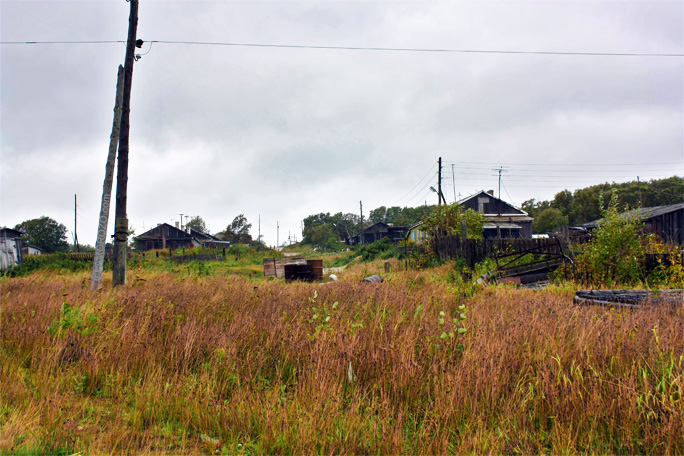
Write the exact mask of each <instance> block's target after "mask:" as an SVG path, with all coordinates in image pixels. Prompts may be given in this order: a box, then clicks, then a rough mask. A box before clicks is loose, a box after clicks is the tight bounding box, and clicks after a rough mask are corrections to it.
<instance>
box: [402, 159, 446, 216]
mask: <svg viewBox="0 0 684 456" xmlns="http://www.w3.org/2000/svg"><path fill="white" fill-rule="evenodd" d="M436 166H437V163H435V164H433V165H432V167H430V169H429V170H428V172H427V173H425V175H424V176H423V177H422V178H421V179H420V180H419V181H418V183H417V184H416V185H414V186H413V188H412V189H411V190H409V191H408V192H406V194H405V195H404V196H402V197H401V198H399V199H398V200H396V201H395V202H394V203H392V206H395V205H396V204H397V203H398V202H400V201H404V200H406V197H407V196H409V195H410V194H411V193H412V192H413V191H414V190H415V189H416V188H418V186H419V185H420V184H421V183H422V182H423V181H424V180H425V178H427V177H428V176H429V175H430V173H431V172H432V170H433V169H435V167H436ZM416 193H417V192H416ZM414 197H415V195H414V196H413V197H411V198H409V199H408V201H411V200H412V199H413V198H414Z"/></svg>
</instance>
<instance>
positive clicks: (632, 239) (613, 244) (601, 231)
mask: <svg viewBox="0 0 684 456" xmlns="http://www.w3.org/2000/svg"><path fill="white" fill-rule="evenodd" d="M600 204H601V206H603V198H601V199H600ZM602 215H603V218H602V219H601V220H600V221H599V223H598V227H597V228H596V229H595V230H594V232H593V240H592V242H591V243H590V244H589V245H588V247H587V249H586V251H585V252H584V253H583V255H582V258H581V261H585V262H587V263H588V264H589V266H590V268H591V271H592V273H593V274H594V277H595V280H597V281H598V282H603V283H609V284H610V283H611V282H617V283H625V284H631V283H635V282H637V281H638V280H639V279H640V277H641V276H642V272H643V271H642V265H643V261H644V247H643V244H642V242H641V234H642V222H641V221H640V220H639V218H638V216H636V215H633V216H629V215H627V214H624V213H622V214H621V213H620V212H619V210H618V194H617V192H613V194H612V196H611V199H610V203H609V204H608V207H607V208H606V209H605V210H603V211H602Z"/></svg>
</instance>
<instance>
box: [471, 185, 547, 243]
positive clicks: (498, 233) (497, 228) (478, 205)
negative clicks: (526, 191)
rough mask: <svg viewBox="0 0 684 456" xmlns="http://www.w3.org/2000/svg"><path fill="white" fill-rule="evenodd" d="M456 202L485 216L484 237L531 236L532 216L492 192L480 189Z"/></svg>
mask: <svg viewBox="0 0 684 456" xmlns="http://www.w3.org/2000/svg"><path fill="white" fill-rule="evenodd" d="M458 204H460V205H461V206H463V208H464V209H472V210H474V211H477V212H479V213H481V214H482V215H484V216H485V218H486V219H487V221H486V222H485V225H484V238H485V239H489V238H499V237H501V238H531V237H532V222H534V218H533V217H530V216H529V214H528V213H527V212H525V211H523V210H522V209H518V208H517V207H515V206H513V205H512V204H509V203H507V202H505V201H504V200H502V199H499V198H497V197H495V196H494V195H493V192H485V191H484V190H483V191H480V192H479V193H476V194H474V195H470V196H468V197H466V198H464V199H462V200H460V201H458Z"/></svg>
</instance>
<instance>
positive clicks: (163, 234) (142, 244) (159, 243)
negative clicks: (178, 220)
mask: <svg viewBox="0 0 684 456" xmlns="http://www.w3.org/2000/svg"><path fill="white" fill-rule="evenodd" d="M136 241H137V248H138V250H140V251H142V252H145V251H147V250H155V249H174V250H175V249H183V248H192V247H195V246H196V245H199V243H198V242H196V241H195V238H194V237H193V236H192V234H190V233H187V232H185V231H183V230H181V229H178V228H176V227H174V226H171V225H169V224H168V223H160V224H159V225H157V226H156V227H154V228H152V229H151V230H149V231H146V232H144V233H143V234H141V235H140V236H138V237H136Z"/></svg>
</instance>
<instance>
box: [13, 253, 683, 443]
mask: <svg viewBox="0 0 684 456" xmlns="http://www.w3.org/2000/svg"><path fill="white" fill-rule="evenodd" d="M382 266H383V262H376V263H371V264H358V265H353V266H352V267H350V268H348V270H346V271H345V272H344V274H342V275H341V277H340V280H339V281H337V282H334V283H329V284H326V285H319V284H309V283H285V282H282V281H280V280H269V279H264V278H260V277H254V276H237V275H234V274H224V273H220V274H213V275H211V274H209V275H202V274H198V273H192V271H193V270H192V268H189V269H188V271H190V272H187V273H178V272H165V271H153V272H150V271H145V270H138V271H135V270H132V271H130V272H129V284H128V285H127V286H125V287H118V288H114V289H112V288H111V282H109V281H107V280H105V285H104V287H103V288H101V289H100V290H98V291H96V292H92V291H91V290H90V289H89V277H88V274H86V273H85V272H83V273H66V272H63V273H60V272H55V271H52V272H34V273H31V274H29V275H27V276H25V277H18V278H11V279H9V278H4V279H2V282H1V283H0V284H1V287H2V297H1V301H0V304H1V309H0V310H1V315H0V318H1V326H2V332H1V334H0V355H1V358H2V365H1V367H0V383H1V384H2V385H3V387H2V393H1V396H2V397H1V399H2V401H1V402H2V404H1V409H0V454H73V453H79V452H82V453H83V454H101V453H107V454H141V453H146V454H155V453H156V454H169V453H173V454H201V453H206V454H216V453H219V454H264V453H278V454H311V453H321V454H322V453H326V454H335V453H337V454H369V453H373V454H398V453H410V454H472V453H518V454H530V453H630V454H634V453H650V454H653V453H655V454H682V452H684V433H682V432H681V429H684V406H683V403H682V389H683V388H684V387H683V385H682V382H683V376H682V374H683V372H684V334H683V331H682V322H683V321H684V318H683V317H684V315H683V313H684V312H683V310H682V306H681V305H678V306H675V307H644V308H643V309H637V310H618V309H607V308H602V307H577V306H573V304H572V296H573V294H574V289H573V288H572V287H562V286H552V287H549V288H548V289H545V290H537V291H534V290H526V289H516V288H507V287H503V286H497V287H493V286H489V287H478V286H473V285H472V283H468V282H464V281H463V280H462V278H460V277H459V276H458V275H457V274H454V269H453V266H449V265H445V266H442V267H438V268H433V269H426V270H421V271H416V270H409V271H403V270H399V269H400V268H399V267H398V266H399V264H398V262H396V261H393V262H392V271H393V272H391V273H389V274H384V273H383V275H384V276H385V278H386V281H385V282H384V283H381V284H367V283H360V282H359V281H360V279H361V278H363V277H364V276H365V275H366V274H372V273H376V272H378V271H380V270H381V268H382Z"/></svg>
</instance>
